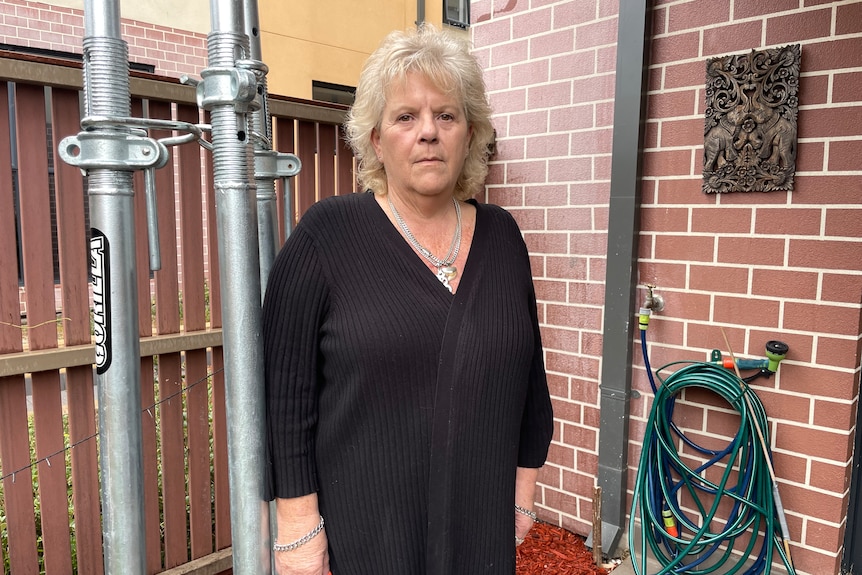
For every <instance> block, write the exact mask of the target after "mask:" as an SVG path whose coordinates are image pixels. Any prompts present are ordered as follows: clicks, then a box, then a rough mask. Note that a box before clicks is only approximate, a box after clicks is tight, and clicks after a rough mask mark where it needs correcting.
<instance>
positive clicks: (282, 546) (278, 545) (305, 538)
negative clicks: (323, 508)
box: [272, 515, 323, 551]
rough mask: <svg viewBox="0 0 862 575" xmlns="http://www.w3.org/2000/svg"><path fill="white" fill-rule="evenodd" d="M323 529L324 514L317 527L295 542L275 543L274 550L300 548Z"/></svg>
mask: <svg viewBox="0 0 862 575" xmlns="http://www.w3.org/2000/svg"><path fill="white" fill-rule="evenodd" d="M321 531H323V515H321V516H320V523H318V524H317V527H315V528H314V529H312V530H311V531H309V532H308V533H306V534H305V535H303V536H302V537H300V538H299V539H297V540H296V541H294V542H293V543H284V544H281V543H273V544H272V550H273V551H293V550H294V549H299V548H300V547H302V546H303V545H305V544H306V543H308V542H309V541H311V540H312V539H314V538H315V537H316V536H317V534H318V533H320V532H321Z"/></svg>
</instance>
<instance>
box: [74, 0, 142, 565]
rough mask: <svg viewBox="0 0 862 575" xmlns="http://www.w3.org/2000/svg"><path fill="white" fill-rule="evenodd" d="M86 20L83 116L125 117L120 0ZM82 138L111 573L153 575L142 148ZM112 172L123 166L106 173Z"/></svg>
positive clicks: (100, 4) (103, 2)
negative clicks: (141, 304)
mask: <svg viewBox="0 0 862 575" xmlns="http://www.w3.org/2000/svg"><path fill="white" fill-rule="evenodd" d="M84 16H85V17H84V40H83V52H84V95H85V114H86V116H114V117H127V116H129V114H130V111H131V103H130V102H131V100H130V94H129V73H128V46H127V45H126V43H125V42H124V41H123V40H122V36H121V32H120V11H119V0H87V2H86V5H85V10H84ZM79 137H80V138H85V137H86V138H88V139H85V140H83V142H84V147H85V148H86V153H85V152H84V148H82V153H83V154H84V156H90V159H92V160H93V163H92V165H93V166H94V167H93V169H89V170H88V172H87V174H88V179H87V190H88V194H89V199H90V225H91V234H92V239H91V240H90V256H91V257H90V260H91V266H92V267H91V272H92V274H93V292H94V294H93V299H94V304H93V306H94V307H93V324H94V335H95V341H96V386H97V389H98V398H99V406H98V414H99V435H100V438H101V439H100V442H99V458H100V469H101V480H102V481H101V499H102V534H103V539H104V554H105V573H107V574H109V575H113V574H115V573H129V574H135V575H136V574H143V573H145V572H146V547H145V540H146V538H145V537H144V489H143V460H142V448H141V442H142V440H141V426H140V424H136V425H130V424H129V423H130V422H132V423H134V422H140V421H141V411H142V409H141V392H140V383H141V380H140V378H141V372H140V365H141V364H140V361H141V354H140V342H139V339H138V307H137V302H138V290H137V282H136V273H135V217H134V201H133V200H134V189H133V169H134V168H132V167H130V166H128V164H127V163H126V162H124V159H127V158H123V156H124V155H126V153H127V152H128V153H134V150H133V149H132V148H134V146H135V145H136V141H135V139H134V138H131V137H129V130H127V129H124V128H111V127H100V128H96V129H95V130H92V131H90V132H87V133H86V134H84V133H82V134H80V135H79ZM127 145H128V147H127ZM144 147H146V146H144ZM141 149H143V148H141ZM91 152H92V153H91ZM96 156H98V158H96ZM84 159H87V158H86V157H85V158H84ZM124 164H125V165H124ZM100 165H101V166H103V167H98V166H100ZM110 165H115V166H116V168H114V169H109V168H106V167H104V166H110ZM100 312H101V313H100Z"/></svg>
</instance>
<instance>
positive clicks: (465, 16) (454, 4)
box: [443, 0, 470, 28]
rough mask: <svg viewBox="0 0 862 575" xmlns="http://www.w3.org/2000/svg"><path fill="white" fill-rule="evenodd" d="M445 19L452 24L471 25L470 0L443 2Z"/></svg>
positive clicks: (459, 26)
mask: <svg viewBox="0 0 862 575" xmlns="http://www.w3.org/2000/svg"><path fill="white" fill-rule="evenodd" d="M443 21H444V22H446V23H447V24H449V25H450V26H457V27H458V28H467V27H468V26H469V25H470V0H446V1H445V2H444V3H443Z"/></svg>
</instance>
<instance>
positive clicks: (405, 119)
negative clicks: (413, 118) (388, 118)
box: [396, 114, 410, 122]
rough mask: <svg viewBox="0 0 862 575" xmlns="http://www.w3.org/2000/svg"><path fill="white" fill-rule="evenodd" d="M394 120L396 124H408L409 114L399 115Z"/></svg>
mask: <svg viewBox="0 0 862 575" xmlns="http://www.w3.org/2000/svg"><path fill="white" fill-rule="evenodd" d="M396 120H397V121H398V122H409V121H410V114H401V115H400V116H398V118H396Z"/></svg>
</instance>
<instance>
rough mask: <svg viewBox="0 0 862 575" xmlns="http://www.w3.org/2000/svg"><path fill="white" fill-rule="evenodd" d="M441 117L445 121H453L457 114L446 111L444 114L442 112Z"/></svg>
mask: <svg viewBox="0 0 862 575" xmlns="http://www.w3.org/2000/svg"><path fill="white" fill-rule="evenodd" d="M440 119H441V120H443V121H444V122H451V121H452V120H454V119H455V116H453V115H452V114H447V113H444V114H440Z"/></svg>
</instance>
